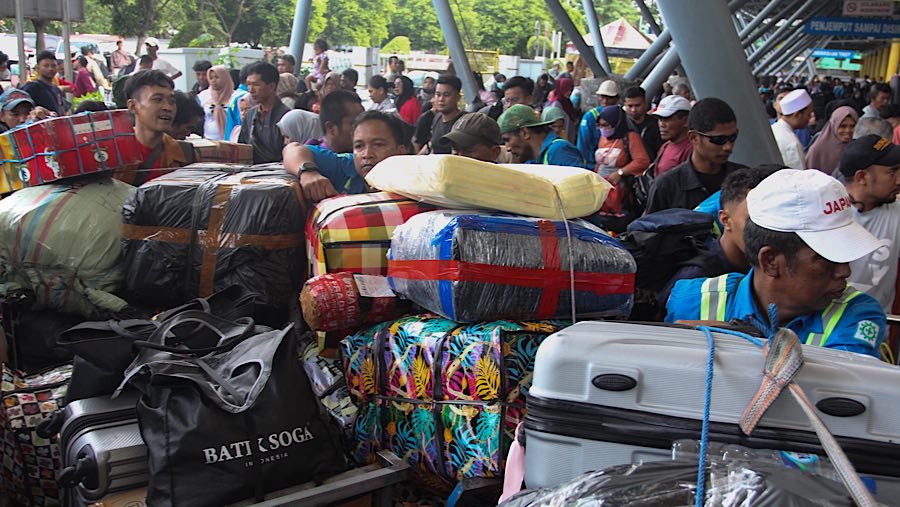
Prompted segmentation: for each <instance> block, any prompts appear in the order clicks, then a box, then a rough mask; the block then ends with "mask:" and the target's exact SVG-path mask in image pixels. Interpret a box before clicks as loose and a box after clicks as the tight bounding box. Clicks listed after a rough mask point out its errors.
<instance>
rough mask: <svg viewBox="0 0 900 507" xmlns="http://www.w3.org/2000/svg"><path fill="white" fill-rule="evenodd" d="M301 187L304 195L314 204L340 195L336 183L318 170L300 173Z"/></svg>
mask: <svg viewBox="0 0 900 507" xmlns="http://www.w3.org/2000/svg"><path fill="white" fill-rule="evenodd" d="M300 187H301V188H302V189H303V195H305V196H306V198H307V199H309V200H310V202H312V203H313V204H315V203H317V202H319V201H321V200H322V199H326V198H328V197H334V196H336V195H338V193H337V190H335V189H334V185H332V184H331V181H329V180H328V178H326V177H325V176H322V175H321V174H319V173H317V172H316V171H304V172H302V173H300Z"/></svg>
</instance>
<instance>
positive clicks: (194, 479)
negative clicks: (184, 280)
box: [120, 311, 346, 506]
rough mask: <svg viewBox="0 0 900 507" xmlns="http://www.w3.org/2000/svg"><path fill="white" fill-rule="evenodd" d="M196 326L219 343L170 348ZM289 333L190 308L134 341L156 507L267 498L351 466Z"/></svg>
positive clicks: (133, 374) (128, 377)
mask: <svg viewBox="0 0 900 507" xmlns="http://www.w3.org/2000/svg"><path fill="white" fill-rule="evenodd" d="M197 326H201V327H203V328H204V329H206V330H208V331H212V332H213V333H215V334H216V335H218V336H219V337H220V340H219V341H218V343H215V344H212V345H211V346H205V345H207V344H191V345H190V346H189V345H187V344H181V345H179V346H170V345H166V344H165V337H166V336H167V335H169V333H170V332H173V331H174V332H176V334H177V330H178V329H179V328H196V327H197ZM291 327H292V326H288V327H287V328H285V329H282V330H271V329H268V328H266V330H261V329H260V326H255V325H254V324H253V322H252V320H251V319H247V318H244V319H239V320H238V321H236V322H230V321H227V320H223V319H219V318H216V317H213V316H211V315H209V314H207V313H204V312H199V311H186V312H183V313H180V314H178V315H176V316H174V317H172V318H170V319H169V320H167V321H166V322H165V323H164V324H163V325H162V326H160V328H159V329H157V330H156V331H154V333H153V335H152V336H151V339H150V340H148V341H147V342H135V345H136V346H138V348H139V349H140V352H139V353H138V355H137V357H136V358H135V360H134V362H133V363H132V364H131V366H129V367H128V369H127V371H126V372H125V382H123V386H124V384H125V383H126V382H127V383H131V384H133V385H134V386H136V387H137V388H138V389H139V390H140V391H141V393H142V396H141V399H140V401H139V402H138V406H137V412H138V421H139V423H140V429H141V435H142V436H143V438H144V442H146V444H147V450H148V455H149V464H150V466H149V471H150V477H151V479H150V485H149V487H148V491H147V503H148V505H153V506H174V505H179V506H181V505H191V506H200V505H215V506H220V505H225V504H227V503H231V502H235V501H238V500H242V499H245V498H250V497H252V498H254V499H255V500H257V501H262V500H263V497H264V495H265V493H267V492H271V491H275V490H278V489H283V488H286V487H289V486H293V485H296V484H300V483H303V482H307V481H320V480H321V479H324V478H326V477H328V476H330V475H334V474H337V473H340V472H342V471H343V470H344V469H345V468H346V465H345V463H344V459H343V457H342V454H341V450H340V445H339V442H338V439H337V432H336V431H335V430H334V429H333V428H331V427H330V426H329V423H328V422H327V421H328V419H327V415H325V412H324V410H323V409H322V407H321V405H320V404H319V402H318V400H317V399H316V397H315V396H314V395H313V392H312V388H311V386H310V382H309V378H308V377H307V375H306V373H305V372H304V371H303V368H302V367H301V365H300V362H299V361H298V360H297V348H296V341H295V340H294V338H293V334H292V333H291ZM260 331H262V332H260ZM120 388H121V387H120Z"/></svg>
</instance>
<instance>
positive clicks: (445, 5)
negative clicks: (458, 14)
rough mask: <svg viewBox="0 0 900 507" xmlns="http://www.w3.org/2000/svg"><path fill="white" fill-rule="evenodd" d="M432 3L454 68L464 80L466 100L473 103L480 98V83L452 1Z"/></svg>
mask: <svg viewBox="0 0 900 507" xmlns="http://www.w3.org/2000/svg"><path fill="white" fill-rule="evenodd" d="M432 3H433V4H434V10H435V11H437V17H438V23H440V25H441V30H442V31H443V32H444V40H446V41H447V47H448V48H449V49H450V58H451V59H452V60H453V68H454V69H456V77H458V78H459V79H460V80H461V81H462V84H463V91H464V92H465V97H466V102H467V103H469V104H473V103H475V100H476V99H477V98H478V85H477V84H476V83H475V76H474V75H473V74H472V67H470V66H469V57H468V56H467V55H466V48H465V47H463V43H462V38H460V36H459V28H458V27H457V26H456V20H455V19H454V18H453V11H452V10H450V1H449V0H432Z"/></svg>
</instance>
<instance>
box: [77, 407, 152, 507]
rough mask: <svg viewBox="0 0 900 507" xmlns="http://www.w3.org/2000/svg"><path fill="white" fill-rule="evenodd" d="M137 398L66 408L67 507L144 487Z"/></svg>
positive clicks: (145, 474)
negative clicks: (136, 409)
mask: <svg viewBox="0 0 900 507" xmlns="http://www.w3.org/2000/svg"><path fill="white" fill-rule="evenodd" d="M138 397H139V393H137V392H134V391H131V390H128V391H124V392H123V393H122V394H121V395H120V396H119V397H118V398H116V399H112V398H109V397H98V398H87V399H83V400H78V401H73V402H71V403H69V404H68V405H66V409H65V422H64V423H63V426H62V429H61V430H60V433H59V435H60V438H59V445H60V452H61V454H62V456H61V458H62V463H63V469H62V472H60V476H59V482H60V486H61V487H63V488H65V490H66V494H65V504H66V505H68V506H73V507H74V506H84V505H88V504H90V503H92V502H96V501H98V500H101V499H102V498H104V497H105V496H107V495H110V494H112V493H116V492H120V491H128V490H132V489H135V488H140V487H142V486H146V485H147V482H148V480H149V473H148V462H147V447H146V446H145V445H144V441H143V439H141V433H140V431H139V429H138V422H137V412H136V411H135V405H136V404H137V400H138Z"/></svg>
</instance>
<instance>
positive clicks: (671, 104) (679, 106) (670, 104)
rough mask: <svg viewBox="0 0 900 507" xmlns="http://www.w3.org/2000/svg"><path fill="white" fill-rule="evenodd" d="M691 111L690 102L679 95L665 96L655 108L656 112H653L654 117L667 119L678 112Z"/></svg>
mask: <svg viewBox="0 0 900 507" xmlns="http://www.w3.org/2000/svg"><path fill="white" fill-rule="evenodd" d="M690 110H691V101H689V100H688V99H686V98H684V97H682V96H681V95H667V96H666V97H665V98H663V99H662V100H660V101H659V105H658V106H656V110H655V111H653V113H652V114H653V115H654V116H662V117H663V118H668V117H669V116H672V115H673V114H675V113H677V112H678V111H690Z"/></svg>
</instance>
